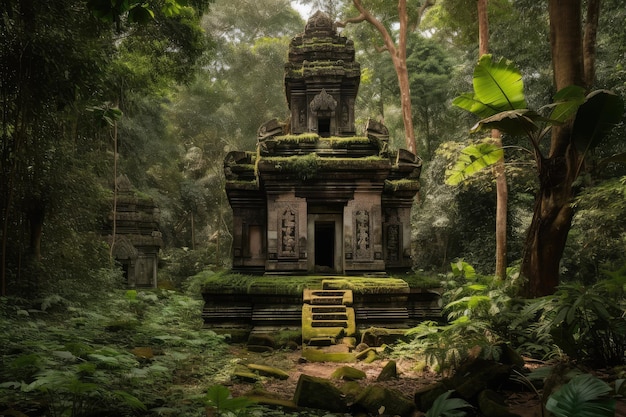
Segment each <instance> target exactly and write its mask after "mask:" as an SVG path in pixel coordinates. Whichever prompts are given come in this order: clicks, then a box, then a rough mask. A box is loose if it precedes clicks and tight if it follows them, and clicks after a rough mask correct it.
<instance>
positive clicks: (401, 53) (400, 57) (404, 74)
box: [338, 0, 434, 155]
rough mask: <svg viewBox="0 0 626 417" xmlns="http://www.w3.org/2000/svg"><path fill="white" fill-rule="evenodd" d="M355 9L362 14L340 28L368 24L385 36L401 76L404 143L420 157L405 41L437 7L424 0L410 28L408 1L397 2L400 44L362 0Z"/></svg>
mask: <svg viewBox="0 0 626 417" xmlns="http://www.w3.org/2000/svg"><path fill="white" fill-rule="evenodd" d="M352 3H353V4H354V7H356V9H357V10H358V11H359V13H360V14H359V16H357V17H354V18H350V19H346V20H345V21H343V22H339V23H338V26H345V25H346V24H347V23H360V22H363V21H366V22H368V23H369V24H371V25H372V26H374V28H376V30H377V31H378V33H380V35H381V36H382V39H383V43H384V45H385V46H384V48H383V49H384V50H387V51H388V52H389V55H391V60H392V62H393V66H394V69H395V70H396V75H397V77H398V86H399V87H400V106H401V108H402V119H403V121H404V135H405V137H404V140H405V145H406V149H408V150H409V151H411V152H412V153H414V154H416V155H417V146H416V142H415V132H414V130H413V111H412V109H411V88H410V83H409V72H408V69H407V62H406V42H407V33H408V31H409V30H415V29H416V28H417V26H418V25H419V21H420V19H421V17H422V16H423V14H424V13H425V12H426V10H427V9H428V8H429V7H431V6H432V5H433V4H434V0H425V1H424V3H423V4H422V5H421V6H420V9H419V10H418V19H417V21H416V22H415V23H413V24H412V25H411V27H410V28H409V15H408V11H407V4H406V3H407V0H398V21H399V27H398V44H397V45H396V43H395V40H394V38H393V37H392V36H391V34H390V33H389V32H388V31H387V29H386V27H385V25H383V24H382V23H381V22H380V21H379V20H378V19H377V18H376V17H375V16H374V15H372V14H371V13H370V12H369V11H368V10H367V9H365V7H364V6H363V4H362V3H361V0H352Z"/></svg>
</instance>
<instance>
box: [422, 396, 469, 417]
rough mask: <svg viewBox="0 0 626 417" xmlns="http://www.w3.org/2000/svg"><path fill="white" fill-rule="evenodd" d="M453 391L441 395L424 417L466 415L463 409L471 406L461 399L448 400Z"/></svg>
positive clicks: (460, 416)
mask: <svg viewBox="0 0 626 417" xmlns="http://www.w3.org/2000/svg"><path fill="white" fill-rule="evenodd" d="M453 392H454V390H450V391H448V392H445V393H443V394H441V395H440V396H439V397H437V399H436V400H435V402H434V403H433V406H432V407H430V409H429V410H428V411H427V412H426V415H425V417H462V416H465V415H467V411H466V410H464V409H467V408H471V407H472V406H471V405H470V404H469V403H468V402H467V401H465V400H463V399H462V398H450V394H452V393H453Z"/></svg>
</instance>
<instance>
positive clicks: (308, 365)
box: [229, 346, 626, 417]
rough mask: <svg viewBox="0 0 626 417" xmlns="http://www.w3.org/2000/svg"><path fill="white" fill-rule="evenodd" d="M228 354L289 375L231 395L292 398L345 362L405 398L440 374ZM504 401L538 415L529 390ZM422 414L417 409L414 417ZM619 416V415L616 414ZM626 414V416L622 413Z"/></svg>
mask: <svg viewBox="0 0 626 417" xmlns="http://www.w3.org/2000/svg"><path fill="white" fill-rule="evenodd" d="M231 354H232V355H233V356H236V357H238V358H240V363H241V364H244V365H245V364H249V363H255V364H261V365H268V366H273V367H277V368H279V369H282V370H284V371H286V372H287V373H288V374H289V378H288V379H286V380H278V379H271V378H267V379H262V380H261V382H260V383H259V382H257V383H255V384H254V385H252V384H250V383H245V382H233V383H232V385H231V386H230V387H229V388H230V390H231V392H232V394H233V395H234V396H239V395H245V394H246V393H248V392H250V391H251V390H252V388H253V387H257V388H258V387H259V386H260V387H261V388H262V389H263V390H265V391H267V392H269V393H272V394H273V396H275V397H276V398H280V399H282V400H291V399H292V398H293V395H294V392H295V389H296V385H297V383H298V378H299V377H300V375H301V374H306V375H310V376H316V377H321V378H330V375H331V374H332V373H333V371H335V370H336V369H337V368H339V367H341V366H344V365H348V366H351V367H353V368H356V369H360V370H362V371H364V372H365V374H366V375H367V377H366V379H364V380H360V381H359V384H360V385H361V386H364V387H365V386H367V385H369V384H378V385H384V386H385V387H387V388H391V389H394V390H396V391H399V392H401V393H402V394H404V395H405V396H406V397H407V398H409V399H411V400H412V399H413V395H414V393H415V391H416V390H417V389H418V388H420V387H423V386H426V385H428V384H431V383H433V382H436V381H438V380H439V379H441V376H440V375H438V374H435V373H433V372H428V371H426V372H424V371H417V370H416V365H417V364H416V362H415V361H411V360H407V359H398V360H396V365H397V369H398V374H399V378H398V379H396V380H392V381H387V382H377V381H376V378H377V377H378V375H379V374H380V372H381V370H382V368H383V367H384V366H385V364H386V363H387V362H388V361H389V359H381V360H376V361H374V362H372V363H365V362H355V363H333V362H302V360H301V352H300V350H296V351H276V352H273V353H271V354H268V353H263V354H261V353H254V352H249V351H247V350H245V349H243V348H240V347H235V346H233V347H232V348H231ZM504 394H505V395H506V397H507V403H508V405H509V406H510V409H511V411H512V412H514V413H516V414H518V415H519V416H520V417H541V408H540V405H539V404H540V400H539V399H538V398H537V396H536V395H535V394H534V393H531V392H505V393H504ZM421 415H423V414H422V413H420V412H416V413H415V416H421ZM618 415H619V414H618ZM624 417H626V416H624Z"/></svg>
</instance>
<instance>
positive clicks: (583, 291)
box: [513, 274, 626, 366]
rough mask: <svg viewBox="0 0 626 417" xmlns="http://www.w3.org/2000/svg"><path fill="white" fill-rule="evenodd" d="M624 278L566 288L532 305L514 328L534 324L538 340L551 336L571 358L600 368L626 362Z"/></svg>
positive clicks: (567, 285) (561, 286) (614, 277)
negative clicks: (528, 323) (594, 364)
mask: <svg viewBox="0 0 626 417" xmlns="http://www.w3.org/2000/svg"><path fill="white" fill-rule="evenodd" d="M625 279H626V278H625V277H624V276H622V275H621V274H615V275H614V276H612V277H611V278H610V279H606V280H603V281H601V282H599V283H597V284H594V285H591V286H584V285H582V284H578V283H572V284H563V285H560V286H559V287H558V288H557V291H556V292H555V293H554V295H551V296H546V297H543V298H539V299H536V300H533V301H530V302H529V303H528V305H527V306H526V307H525V308H524V309H523V310H522V312H521V315H520V320H517V321H516V322H514V323H513V325H517V326H519V325H522V324H521V323H522V322H524V321H526V322H532V321H535V322H536V323H537V324H536V325H534V326H533V332H534V334H535V335H537V337H543V338H545V337H546V335H549V336H550V337H551V338H552V340H553V342H554V343H555V344H556V345H558V346H559V348H560V349H562V350H563V351H564V352H565V353H566V354H567V355H569V356H570V357H571V358H574V359H579V360H582V361H587V362H595V363H596V364H597V365H601V366H606V365H617V364H622V363H623V362H624V351H625V350H626V323H625V322H624V316H623V315H624V309H623V302H624V301H623V300H624V297H623V294H624V292H623V291H624V290H623V288H624V282H625Z"/></svg>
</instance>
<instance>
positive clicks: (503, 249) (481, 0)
mask: <svg viewBox="0 0 626 417" xmlns="http://www.w3.org/2000/svg"><path fill="white" fill-rule="evenodd" d="M477 7H478V55H479V57H480V56H482V55H484V54H488V53H489V15H488V14H487V0H478V1H477ZM491 138H492V142H493V143H494V144H495V145H496V146H498V147H499V148H502V135H501V134H500V131H499V130H497V129H493V130H492V131H491ZM503 155H504V153H503ZM504 168H505V167H504V156H502V158H500V159H498V161H497V162H496V164H495V166H494V168H493V173H494V176H495V179H496V270H495V275H496V277H498V278H500V279H505V278H506V253H507V246H506V244H507V240H506V225H507V208H508V200H509V190H508V187H507V183H506V172H505V170H504Z"/></svg>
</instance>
